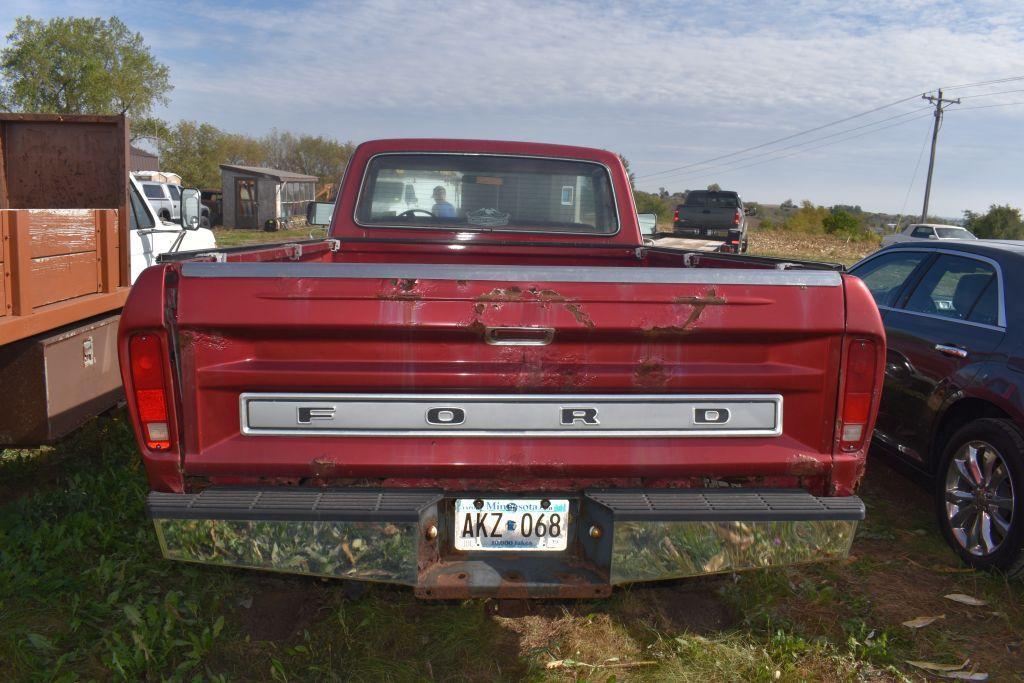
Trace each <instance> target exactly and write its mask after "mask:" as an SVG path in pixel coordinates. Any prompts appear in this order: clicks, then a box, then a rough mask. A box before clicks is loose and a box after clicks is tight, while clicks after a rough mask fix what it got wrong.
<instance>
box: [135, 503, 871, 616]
mask: <svg viewBox="0 0 1024 683" xmlns="http://www.w3.org/2000/svg"><path fill="white" fill-rule="evenodd" d="M466 495H467V494H465V493H459V496H460V497H464V496H466ZM479 495H481V496H485V495H486V494H485V493H481V494H479ZM451 500H452V499H451V497H447V498H446V495H445V493H444V492H443V491H441V490H436V489H429V490H428V489H359V488H348V489H337V488H332V489H232V488H211V489H206V490H204V491H202V492H200V493H196V494H168V493H151V494H150V496H149V500H148V502H147V509H148V512H149V515H150V517H151V518H152V519H153V522H154V525H155V527H156V531H157V536H158V538H159V540H160V546H161V549H162V551H163V554H164V556H165V557H166V558H168V559H174V560H181V561H186V562H199V563H206V564H214V565H224V566H233V567H247V568H252V569H263V570H268V571H279V572H288V573H296V574H309V575H315V576H324V577H332V578H344V579H352V580H360V581H379V582H386V583H397V584H403V585H409V586H414V587H415V590H416V594H417V595H418V596H420V597H423V598H430V599H461V598H468V597H502V598H534V597H551V598H584V597H590V598H593V597H602V596H606V595H608V594H609V593H610V592H611V589H612V586H614V585H620V584H626V583H632V582H639V581H654V580H659V579H672V578H682V577H689V576H699V575H704V574H714V573H721V572H734V571H740V570H744V569H754V568H759V567H771V566H779V565H788V564H797V563H803V562H811V561H817V560H828V559H835V558H841V557H845V556H846V555H847V554H848V553H849V550H850V545H851V543H852V542H853V536H854V533H855V531H856V528H857V523H858V521H860V520H862V519H864V505H863V503H862V502H861V500H860V499H859V498H857V497H854V496H850V497H845V498H818V497H815V496H812V495H810V494H808V493H806V492H804V491H800V490H743V489H663V490H650V489H644V490H624V489H612V490H591V491H586V492H584V493H583V494H582V495H577V496H576V497H575V498H574V499H573V500H574V512H575V515H574V516H575V519H574V521H573V523H572V526H571V528H570V539H569V547H568V549H567V550H566V551H562V552H557V553H518V554H517V553H510V552H497V553H495V552H457V551H455V550H454V549H453V544H452V540H451V534H452V533H453V532H452V530H451V528H450V524H449V523H447V518H448V517H449V516H450V509H451Z"/></svg>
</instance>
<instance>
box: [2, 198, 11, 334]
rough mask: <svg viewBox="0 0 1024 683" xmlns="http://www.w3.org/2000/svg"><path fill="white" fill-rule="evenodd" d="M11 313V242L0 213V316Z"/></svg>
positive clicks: (3, 217)
mask: <svg viewBox="0 0 1024 683" xmlns="http://www.w3.org/2000/svg"><path fill="white" fill-rule="evenodd" d="M12 314H13V311H11V240H10V239H9V238H8V236H7V218H6V217H5V216H4V214H3V212H2V211H0V316H5V315H12Z"/></svg>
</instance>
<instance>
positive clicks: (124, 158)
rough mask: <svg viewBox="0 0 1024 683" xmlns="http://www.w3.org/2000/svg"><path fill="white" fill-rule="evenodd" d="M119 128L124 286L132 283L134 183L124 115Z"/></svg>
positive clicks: (119, 241) (119, 226) (119, 230)
mask: <svg viewBox="0 0 1024 683" xmlns="http://www.w3.org/2000/svg"><path fill="white" fill-rule="evenodd" d="M117 128H118V131H119V133H118V143H119V145H120V149H119V150H118V154H117V160H118V173H119V174H120V175H119V176H118V177H119V178H121V179H122V180H123V181H124V185H122V189H121V193H120V194H121V198H120V199H121V201H120V203H119V204H118V206H116V207H113V208H116V209H117V210H118V211H117V244H118V259H119V265H118V270H119V273H120V276H121V277H120V280H121V286H122V287H131V285H132V264H131V260H132V250H131V245H130V244H129V242H128V212H129V211H130V210H131V209H130V208H129V207H131V196H130V195H131V191H132V185H131V183H130V182H128V155H129V153H130V150H131V145H130V144H129V143H128V124H127V122H126V120H125V118H124V117H123V116H119V117H117Z"/></svg>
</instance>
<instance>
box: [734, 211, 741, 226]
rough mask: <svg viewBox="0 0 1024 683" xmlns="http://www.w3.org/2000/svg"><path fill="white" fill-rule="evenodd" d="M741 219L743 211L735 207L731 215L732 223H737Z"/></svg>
mask: <svg viewBox="0 0 1024 683" xmlns="http://www.w3.org/2000/svg"><path fill="white" fill-rule="evenodd" d="M742 220H743V213H742V212H741V211H740V210H739V209H736V213H734V214H733V216H732V224H733V225H739V224H740V221H742Z"/></svg>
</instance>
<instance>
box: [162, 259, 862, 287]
mask: <svg viewBox="0 0 1024 683" xmlns="http://www.w3.org/2000/svg"><path fill="white" fill-rule="evenodd" d="M181 273H182V275H183V276H184V277H196V278H303V279H311V278H312V279H353V280H355V279H372V278H380V279H392V278H395V279H411V280H484V281H495V282H595V283H596V282H602V283H624V284H659V285H660V284H695V285H776V286H787V287H838V286H839V285H840V284H842V281H843V280H842V277H841V276H840V274H839V273H837V272H835V271H832V270H775V269H767V268H766V269H763V270H762V269H753V268H646V267H642V266H631V267H623V266H608V267H604V266H599V267H585V266H513V265H469V264H467V265H448V264H438V263H291V262H288V263H285V262H277V261H272V262H264V263H258V262H228V263H205V262H204V263H191V262H189V263H184V264H182V267H181Z"/></svg>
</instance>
